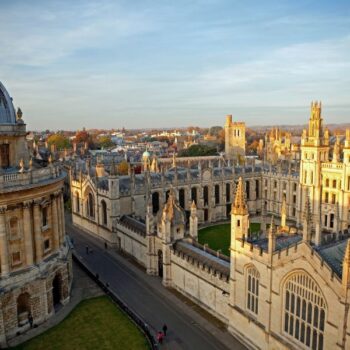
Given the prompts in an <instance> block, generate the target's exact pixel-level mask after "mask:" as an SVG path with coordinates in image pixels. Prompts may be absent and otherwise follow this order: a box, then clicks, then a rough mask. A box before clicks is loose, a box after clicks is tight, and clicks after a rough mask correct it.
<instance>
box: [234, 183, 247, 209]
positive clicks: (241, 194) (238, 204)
mask: <svg viewBox="0 0 350 350" xmlns="http://www.w3.org/2000/svg"><path fill="white" fill-rule="evenodd" d="M232 214H235V215H246V214H248V207H247V203H246V199H245V191H244V185H243V179H242V177H240V178H239V180H238V185H237V189H236V194H235V199H234V202H233V204H232Z"/></svg>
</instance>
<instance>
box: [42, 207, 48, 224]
mask: <svg viewBox="0 0 350 350" xmlns="http://www.w3.org/2000/svg"><path fill="white" fill-rule="evenodd" d="M41 219H42V222H41V223H42V226H43V227H46V226H47V207H43V208H42V209H41Z"/></svg>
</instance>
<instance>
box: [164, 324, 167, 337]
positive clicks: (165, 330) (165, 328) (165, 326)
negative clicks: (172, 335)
mask: <svg viewBox="0 0 350 350" xmlns="http://www.w3.org/2000/svg"><path fill="white" fill-rule="evenodd" d="M167 330H168V326H167V325H166V324H165V323H164V325H163V333H164V336H165V337H166V332H167Z"/></svg>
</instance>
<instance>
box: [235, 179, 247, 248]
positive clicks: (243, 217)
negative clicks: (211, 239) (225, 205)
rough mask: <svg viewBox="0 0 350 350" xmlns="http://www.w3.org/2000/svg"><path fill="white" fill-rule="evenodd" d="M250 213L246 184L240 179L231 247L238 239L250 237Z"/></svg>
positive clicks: (236, 196)
mask: <svg viewBox="0 0 350 350" xmlns="http://www.w3.org/2000/svg"><path fill="white" fill-rule="evenodd" d="M248 230H249V213H248V206H247V203H246V198H245V192H244V184H243V179H242V177H240V178H239V181H238V185H237V190H236V195H235V200H234V202H233V203H232V211H231V247H232V244H234V243H235V241H236V240H237V239H242V238H243V236H244V237H246V238H247V237H248Z"/></svg>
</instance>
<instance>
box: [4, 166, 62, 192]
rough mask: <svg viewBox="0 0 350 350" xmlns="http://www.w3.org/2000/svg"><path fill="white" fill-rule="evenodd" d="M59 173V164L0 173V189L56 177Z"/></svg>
mask: <svg viewBox="0 0 350 350" xmlns="http://www.w3.org/2000/svg"><path fill="white" fill-rule="evenodd" d="M60 175H61V170H60V168H59V166H49V167H46V168H42V169H34V170H25V171H24V172H11V173H7V174H3V175H0V189H1V188H9V187H13V186H26V185H31V184H36V183H40V182H42V181H47V180H50V179H55V178H58V177H59V176H60Z"/></svg>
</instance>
